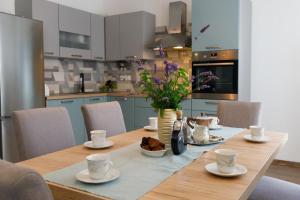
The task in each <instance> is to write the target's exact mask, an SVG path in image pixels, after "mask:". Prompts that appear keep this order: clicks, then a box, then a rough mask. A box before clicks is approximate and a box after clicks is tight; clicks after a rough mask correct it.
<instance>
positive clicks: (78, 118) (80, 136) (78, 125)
mask: <svg viewBox="0 0 300 200" xmlns="http://www.w3.org/2000/svg"><path fill="white" fill-rule="evenodd" d="M83 104H84V100H83V99H64V100H48V101H47V107H61V106H62V107H65V108H66V109H67V110H68V112H69V116H70V119H71V122H72V126H73V131H74V137H75V141H76V144H82V143H84V142H85V141H86V135H85V128H84V127H85V126H84V121H83V116H82V114H81V110H80V107H81V105H83Z"/></svg>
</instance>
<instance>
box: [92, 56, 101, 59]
mask: <svg viewBox="0 0 300 200" xmlns="http://www.w3.org/2000/svg"><path fill="white" fill-rule="evenodd" d="M94 58H95V59H98V60H103V57H99V56H95V57H94Z"/></svg>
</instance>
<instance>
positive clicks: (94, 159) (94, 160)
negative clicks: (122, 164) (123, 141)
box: [86, 154, 113, 180]
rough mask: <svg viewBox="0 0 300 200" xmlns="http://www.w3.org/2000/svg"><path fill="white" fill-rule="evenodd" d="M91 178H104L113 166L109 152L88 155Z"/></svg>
mask: <svg viewBox="0 0 300 200" xmlns="http://www.w3.org/2000/svg"><path fill="white" fill-rule="evenodd" d="M86 160H87V165H88V170H89V175H90V177H91V179H96V180H99V179H102V178H104V177H105V175H106V174H107V172H108V171H109V170H110V169H111V167H112V166H113V163H112V161H111V160H110V156H109V154H92V155H89V156H87V157H86Z"/></svg>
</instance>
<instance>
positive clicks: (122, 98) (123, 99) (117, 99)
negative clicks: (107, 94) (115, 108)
mask: <svg viewBox="0 0 300 200" xmlns="http://www.w3.org/2000/svg"><path fill="white" fill-rule="evenodd" d="M127 100H128V98H127V97H119V98H115V101H127Z"/></svg>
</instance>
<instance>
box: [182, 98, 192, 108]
mask: <svg viewBox="0 0 300 200" xmlns="http://www.w3.org/2000/svg"><path fill="white" fill-rule="evenodd" d="M180 105H181V106H182V109H183V110H191V109H192V100H191V99H185V100H183V101H182V102H181V104H180Z"/></svg>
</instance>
